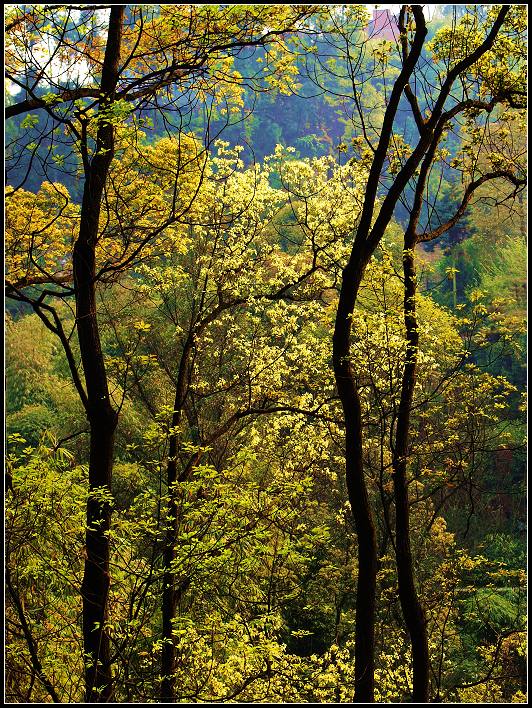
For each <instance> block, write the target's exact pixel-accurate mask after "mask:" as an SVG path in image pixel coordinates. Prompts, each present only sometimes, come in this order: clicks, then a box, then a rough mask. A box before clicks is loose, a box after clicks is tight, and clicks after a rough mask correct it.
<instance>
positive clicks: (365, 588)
mask: <svg viewBox="0 0 532 708" xmlns="http://www.w3.org/2000/svg"><path fill="white" fill-rule="evenodd" d="M366 263H367V261H362V262H359V263H357V264H356V265H353V264H352V263H350V264H349V265H348V266H347V267H346V268H345V269H344V273H343V278H342V288H341V291H340V299H339V302H338V310H337V314H336V323H335V328H334V335H333V365H334V374H335V379H336V385H337V388H338V395H339V396H340V400H341V402H342V407H343V411H344V419H345V436H346V437H345V462H346V481H347V492H348V496H349V502H350V504H351V509H352V512H353V517H354V520H355V528H356V534H357V541H358V581H357V593H356V627H355V695H354V701H355V702H356V703H371V702H373V699H374V671H375V594H376V584H377V581H376V579H377V540H376V533H375V524H374V521H373V513H372V510H371V504H370V501H369V497H368V491H367V487H366V481H365V479H364V465H363V448H362V414H361V404H360V396H359V394H358V390H357V385H356V381H355V378H354V375H353V371H352V367H351V363H350V361H349V353H350V352H349V350H350V333H351V316H352V314H353V310H354V306H355V301H356V297H357V293H358V289H359V287H360V283H361V281H362V276H363V274H364V270H365V267H366Z"/></svg>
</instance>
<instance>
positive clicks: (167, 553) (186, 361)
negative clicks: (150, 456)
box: [160, 335, 193, 701]
mask: <svg viewBox="0 0 532 708" xmlns="http://www.w3.org/2000/svg"><path fill="white" fill-rule="evenodd" d="M192 347H193V338H192V335H190V336H189V337H188V339H187V341H186V342H185V345H184V347H183V352H182V355H181V360H180V362H179V370H178V373H177V381H176V392H175V402H174V410H173V413H172V428H176V427H177V426H178V425H179V423H180V422H181V418H182V414H183V406H184V403H185V398H186V395H187V389H188V377H189V370H190V368H189V367H190V357H191V354H192ZM178 435H179V433H176V432H174V431H172V432H171V434H170V438H169V446H168V465H167V468H166V479H167V485H168V496H169V503H168V509H167V521H166V523H167V524H168V527H167V530H166V533H165V539H164V550H163V565H164V571H163V599H162V639H163V647H162V656H161V696H160V697H161V701H174V700H175V697H176V687H175V678H174V672H175V661H176V650H175V643H174V637H173V635H172V627H173V620H174V618H175V614H176V609H177V605H178V602H179V597H180V590H179V588H178V587H177V584H176V578H175V573H174V571H173V569H172V564H173V562H174V560H175V545H176V538H177V524H178V508H177V498H176V488H175V485H176V484H177V483H178V482H179V481H180V479H179V478H178V476H177V446H178Z"/></svg>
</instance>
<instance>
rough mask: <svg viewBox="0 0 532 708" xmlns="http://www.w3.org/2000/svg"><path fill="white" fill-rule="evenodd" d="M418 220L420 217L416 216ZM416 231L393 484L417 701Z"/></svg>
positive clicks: (420, 689)
mask: <svg viewBox="0 0 532 708" xmlns="http://www.w3.org/2000/svg"><path fill="white" fill-rule="evenodd" d="M414 220H415V221H416V222H417V218H416V219H414ZM414 247H415V235H414V233H413V232H412V231H409V232H407V234H406V236H405V250H404V252H403V273H404V288H405V290H404V316H405V327H406V357H405V363H404V369H403V379H402V384H401V399H400V402H399V409H398V414H397V428H396V433H395V448H394V451H393V459H392V464H393V485H394V498H395V555H396V562H397V578H398V584H399V600H400V602H401V609H402V611H403V616H404V619H405V623H406V626H407V629H408V633H409V634H410V641H411V642H412V668H413V674H414V682H413V683H414V685H413V694H412V698H413V700H414V701H415V702H416V703H426V702H428V700H429V670H430V664H429V647H428V638H427V624H426V619H425V613H424V611H423V607H422V605H421V602H420V600H419V597H418V594H417V590H416V584H415V578H414V567H413V561H412V552H411V548H410V519H409V498H408V478H407V462H408V444H409V430H410V411H411V408H412V399H413V395H414V386H415V383H416V367H417V352H418V343H419V334H418V327H417V317H416V301H415V297H416V270H415V264H414Z"/></svg>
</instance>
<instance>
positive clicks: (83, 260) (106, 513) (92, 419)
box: [72, 5, 124, 703]
mask: <svg viewBox="0 0 532 708" xmlns="http://www.w3.org/2000/svg"><path fill="white" fill-rule="evenodd" d="M123 14H124V7H123V6H116V5H115V6H113V7H112V9H111V13H110V19H109V31H108V37H107V45H106V49H105V57H104V63H103V68H102V80H101V87H100V88H101V94H102V101H101V108H102V109H104V108H106V107H107V106H108V105H109V103H111V102H112V100H113V94H114V91H115V88H116V84H117V79H118V68H119V60H120V44H121V36H122V21H123ZM113 146H114V128H113V127H112V125H110V124H107V123H105V122H101V123H100V125H99V128H98V132H97V136H96V152H95V155H94V157H93V159H92V162H91V163H90V165H89V164H86V166H85V170H86V175H85V176H86V180H85V186H84V190H83V201H82V206H81V218H80V228H79V235H78V239H77V241H76V243H75V245H74V249H73V256H72V267H73V273H74V284H75V291H76V323H77V331H78V339H79V347H80V353H81V360H82V363H83V373H84V377H85V384H86V391H87V404H86V407H87V417H88V420H89V425H90V457H89V498H88V501H87V529H86V559H85V568H84V575H83V584H82V588H81V592H82V598H83V648H84V654H85V683H86V687H85V688H86V694H85V698H86V701H87V702H103V703H105V702H108V701H109V700H110V699H111V698H112V693H113V686H112V672H111V658H110V648H109V635H108V633H107V631H106V628H105V623H106V621H107V601H108V595H109V538H108V535H107V531H108V530H109V526H110V521H111V507H110V504H109V500H108V498H107V499H106V498H105V497H106V495H109V494H110V490H111V477H112V468H113V450H114V433H115V428H116V423H117V414H116V412H115V411H114V409H113V407H112V405H111V401H110V397H109V387H108V383H107V373H106V370H105V362H104V358H103V353H102V348H101V342H100V333H99V328H98V320H97V316H96V290H95V276H96V254H95V251H96V244H97V240H98V224H99V217H100V208H101V202H102V195H103V190H104V186H105V180H106V178H107V174H108V171H109V166H110V164H111V160H112V158H113Z"/></svg>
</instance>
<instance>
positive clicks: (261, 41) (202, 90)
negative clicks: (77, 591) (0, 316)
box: [6, 5, 308, 701]
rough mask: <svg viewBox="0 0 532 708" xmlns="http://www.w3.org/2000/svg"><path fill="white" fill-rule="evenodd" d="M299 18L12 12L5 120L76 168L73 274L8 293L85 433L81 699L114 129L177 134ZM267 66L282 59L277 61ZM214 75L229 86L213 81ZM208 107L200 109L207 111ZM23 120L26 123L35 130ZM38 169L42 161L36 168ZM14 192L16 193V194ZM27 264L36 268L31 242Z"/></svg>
mask: <svg viewBox="0 0 532 708" xmlns="http://www.w3.org/2000/svg"><path fill="white" fill-rule="evenodd" d="M307 13H308V10H306V9H300V8H298V7H294V8H292V7H287V8H278V9H277V8H271V9H270V8H266V7H264V8H261V7H260V6H259V7H255V8H250V9H246V8H244V7H243V8H240V9H239V8H236V9H234V10H233V9H232V8H226V9H222V10H219V15H217V14H216V10H214V12H213V11H212V10H211V9H210V8H208V7H198V8H195V7H193V6H189V7H186V8H184V7H183V6H169V7H168V8H162V10H161V12H160V13H159V12H157V11H156V10H155V9H151V10H150V9H149V10H145V9H144V8H143V7H139V8H133V9H131V10H127V11H126V7H125V6H123V5H120V6H114V7H112V8H111V10H110V13H109V16H108V20H107V19H104V20H102V19H101V15H99V14H98V11H97V9H95V8H87V9H86V10H77V9H74V8H70V7H68V6H57V7H56V8H54V10H53V12H51V13H50V12H49V8H37V7H26V6H25V7H23V8H22V7H20V8H19V7H13V8H12V9H11V11H10V12H9V14H8V17H7V30H8V41H7V60H6V65H7V67H6V68H7V78H8V81H9V82H10V86H16V87H18V88H19V89H21V90H22V91H23V92H24V95H23V97H22V98H21V99H20V100H18V101H16V102H14V103H12V104H11V105H10V106H9V107H8V108H7V110H6V117H7V118H8V119H9V118H13V117H15V116H19V115H23V114H27V115H30V111H34V110H38V111H40V112H41V114H42V115H44V116H45V121H46V123H45V125H44V126H43V127H42V129H41V133H40V138H41V140H40V141H42V140H44V139H47V140H48V141H49V144H50V149H49V150H48V155H50V153H52V156H53V155H54V147H53V146H54V140H55V144H57V142H58V141H62V140H63V138H60V137H59V136H60V135H61V133H63V132H66V135H67V138H68V149H69V153H70V155H71V156H72V159H73V160H74V169H75V168H76V167H77V166H78V165H80V167H81V171H82V176H83V195H82V201H81V206H80V212H79V222H78V232H77V234H76V237H75V240H74V242H73V244H72V249H71V252H70V253H68V252H66V253H68V258H71V268H72V270H71V277H70V278H69V279H68V280H67V282H66V283H65V282H63V278H56V277H55V274H54V273H50V272H49V270H47V269H46V267H45V265H43V264H37V266H36V267H37V268H38V270H39V271H40V278H39V280H38V281H35V280H34V281H33V282H26V281H22V282H18V281H16V280H15V281H14V282H13V281H12V280H9V281H8V283H7V295H8V296H9V297H12V298H13V299H16V300H19V301H22V302H26V303H28V304H30V305H31V306H32V307H33V308H34V309H35V311H36V312H37V314H38V315H39V316H40V317H41V319H42V320H43V321H44V322H45V323H47V326H48V327H49V328H50V330H51V331H53V332H54V333H55V334H57V336H58V337H59V338H60V340H61V343H62V344H63V346H64V347H65V351H66V353H67V358H68V360H69V364H70V369H71V373H72V377H73V381H74V383H75V385H76V388H77V390H78V393H79V396H80V399H81V401H82V403H83V405H84V408H85V411H86V415H87V419H88V421H89V426H90V458H89V487H90V494H89V498H88V502H87V533H86V549H87V557H86V561H85V570H84V579H83V584H82V591H81V592H82V598H83V628H84V629H83V631H84V644H85V654H86V688H87V692H86V698H87V700H88V701H108V700H109V699H110V698H111V696H112V691H113V688H112V684H113V681H112V667H111V653H110V646H109V637H108V635H107V632H106V629H105V624H106V618H107V596H108V592H109V540H108V531H109V525H110V519H111V507H110V504H109V499H108V495H109V494H110V488H111V479H112V464H113V449H114V433H115V429H116V425H117V415H118V412H117V410H116V409H115V408H114V407H113V404H112V402H111V398H110V394H109V383H108V376H107V371H106V365H105V360H104V356H103V353H102V348H101V337H100V331H99V325H98V317H97V309H98V308H97V301H96V286H97V283H98V281H99V279H101V277H102V273H101V272H98V270H97V265H96V251H97V245H98V244H99V242H100V240H101V230H100V229H101V218H102V219H103V221H104V223H105V219H106V215H105V202H104V195H105V190H106V183H107V179H108V175H109V171H110V167H111V164H112V162H113V157H114V156H115V151H116V150H117V140H116V133H117V125H118V124H120V123H122V122H123V120H124V118H126V119H127V118H128V117H129V119H130V122H133V123H134V120H135V116H139V115H140V113H141V112H142V111H145V110H147V109H148V108H152V109H157V110H159V109H161V108H163V109H164V110H165V111H169V110H170V109H171V108H173V109H174V114H177V115H178V116H179V119H178V126H179V125H180V123H181V125H182V115H183V114H186V113H187V106H188V110H190V109H191V106H193V105H194V104H195V101H197V100H198V97H200V96H208V95H210V96H212V95H213V93H214V94H217V92H219V91H220V89H219V86H222V88H221V93H222V96H221V97H220V99H221V100H222V101H225V103H226V104H228V103H230V98H228V95H229V96H230V95H231V93H232V90H233V89H232V84H233V82H235V81H236V83H237V84H238V83H239V82H241V81H243V80H244V79H243V77H240V76H235V74H234V73H233V72H231V69H230V64H231V61H232V57H233V56H234V55H235V54H238V53H239V52H241V51H242V50H243V49H245V48H246V47H251V48H253V47H256V46H259V45H260V46H265V45H267V44H268V43H269V42H270V41H271V42H273V43H275V42H276V41H278V40H279V41H280V39H281V38H282V35H283V34H285V33H286V32H287V31H290V30H292V29H293V28H295V27H297V26H298V22H299V21H300V19H302V18H304V17H305V16H306V15H307ZM185 30H186V31H185ZM87 37H89V39H90V41H87ZM277 57H278V59H279V61H281V60H282V52H278V53H277ZM272 63H273V64H275V61H274V62H272ZM281 63H282V62H281ZM223 77H225V78H226V79H227V83H223V82H222V78H223ZM182 97H184V98H182ZM212 101H213V99H210V100H207V102H206V104H207V106H209V105H212ZM207 110H208V108H207ZM32 123H33V126H34V125H35V121H32ZM50 138H51V140H50ZM22 140H23V138H22ZM40 141H39V142H40ZM24 147H25V148H26V149H29V150H30V151H31V152H32V153H33V154H35V152H36V150H37V149H38V147H39V145H38V144H37V145H35V142H34V141H33V142H32V143H30V144H27V143H26V144H25V145H24ZM49 159H50V158H49ZM59 159H60V160H63V158H61V157H60V158H59ZM66 162H67V163H68V160H67V161H66ZM30 166H31V163H30ZM46 167H47V162H46V161H45V166H44V169H45V171H46ZM180 168H181V165H180V164H179V161H178V164H177V165H176V166H175V168H174V170H173V174H174V179H175V180H177V175H178V174H179V172H180ZM67 169H68V168H67ZM70 169H72V167H70ZM26 175H27V173H26ZM21 186H22V185H21V184H18V185H16V186H15V188H14V190H13V191H14V193H15V194H16V192H17V189H18V188H20V187H21ZM176 186H177V182H176ZM176 196H177V194H176ZM102 206H103V207H104V211H103V213H102ZM180 213H181V210H180V208H179V206H177V205H176V204H175V202H174V203H173V204H172V205H171V208H170V209H169V211H168V212H167V214H166V215H165V226H170V225H171V224H172V223H174V222H175V221H176V220H177V219H178V218H179V214H180ZM160 230H161V224H159V225H158V227H156V228H155V229H153V230H151V231H149V232H148V234H146V233H143V235H142V237H141V238H140V243H139V245H138V248H137V249H136V251H135V249H134V251H135V255H138V253H139V251H140V250H141V249H142V246H143V245H145V244H146V243H148V242H149V241H150V239H151V238H153V237H155V236H156V235H157V234H158V233H159V232H160ZM34 231H35V232H38V231H39V229H32V233H33V232H34ZM120 236H122V238H123V239H124V240H125V242H126V244H127V243H129V238H130V234H128V233H123V232H122V233H121V234H120ZM65 255H66V254H65ZM130 258H131V254H128V257H125V258H123V259H121V258H118V261H117V262H115V263H113V264H112V265H111V266H109V268H110V270H111V271H112V272H114V274H115V275H116V274H117V273H119V272H121V271H123V270H124V269H125V268H127V265H128V263H129V261H130ZM29 260H31V261H33V264H34V265H35V258H34V253H33V244H32V245H31V249H30V254H29ZM38 283H45V284H47V285H48V286H49V287H48V288H45V289H42V290H41V291H40V293H39V294H37V295H34V294H33V292H32V291H31V290H30V291H28V289H27V288H28V287H31V286H34V285H36V284H38ZM55 297H60V298H65V297H74V299H75V303H76V334H77V337H78V342H79V351H80V357H81V365H82V367H83V379H84V384H83V383H82V380H81V377H80V375H79V372H78V368H77V364H76V362H75V361H74V358H73V355H72V350H71V347H70V343H69V337H68V336H67V335H66V334H65V332H64V329H63V326H62V323H61V321H60V319H59V317H58V315H57V312H56V310H55V309H54V307H53V305H50V304H49V300H50V298H51V299H53V298H55Z"/></svg>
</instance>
